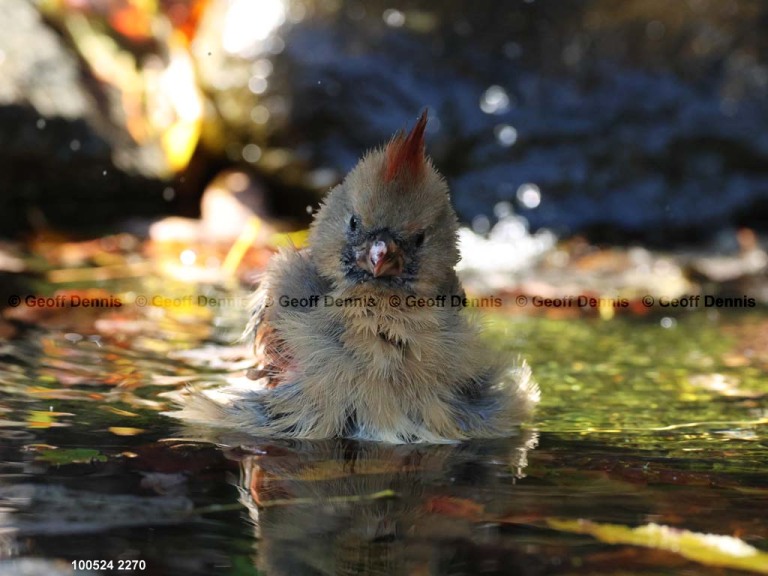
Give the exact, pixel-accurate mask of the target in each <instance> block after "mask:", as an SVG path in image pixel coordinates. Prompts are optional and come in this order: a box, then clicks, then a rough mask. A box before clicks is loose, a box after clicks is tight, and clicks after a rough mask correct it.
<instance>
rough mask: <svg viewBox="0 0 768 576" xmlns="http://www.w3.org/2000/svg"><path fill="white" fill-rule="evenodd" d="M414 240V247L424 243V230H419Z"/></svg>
mask: <svg viewBox="0 0 768 576" xmlns="http://www.w3.org/2000/svg"><path fill="white" fill-rule="evenodd" d="M415 242H416V248H418V247H420V246H421V245H422V244H424V232H419V233H418V234H416V238H415Z"/></svg>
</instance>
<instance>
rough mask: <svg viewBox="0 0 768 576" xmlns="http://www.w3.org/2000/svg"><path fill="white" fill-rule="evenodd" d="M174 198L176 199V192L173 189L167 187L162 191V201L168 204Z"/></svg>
mask: <svg viewBox="0 0 768 576" xmlns="http://www.w3.org/2000/svg"><path fill="white" fill-rule="evenodd" d="M175 197H176V190H174V189H173V188H171V187H170V186H167V187H166V188H165V189H164V190H163V200H165V201H166V202H170V201H171V200H173V199H174V198H175Z"/></svg>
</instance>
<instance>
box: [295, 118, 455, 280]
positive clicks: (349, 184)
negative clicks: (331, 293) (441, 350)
mask: <svg viewBox="0 0 768 576" xmlns="http://www.w3.org/2000/svg"><path fill="white" fill-rule="evenodd" d="M426 125H427V113H426V111H425V112H424V113H423V114H422V115H421V117H420V118H419V121H418V122H417V123H416V125H415V126H414V127H413V129H412V130H411V132H410V133H409V134H407V135H406V134H405V133H403V132H399V133H398V134H396V135H395V137H394V138H392V140H390V142H389V143H388V144H387V145H386V146H385V147H384V148H383V149H378V150H374V151H373V152H370V153H369V154H367V155H366V156H365V157H364V158H363V159H362V160H361V161H360V162H359V163H358V164H357V166H356V167H355V168H354V169H353V170H352V171H351V172H350V173H349V174H348V175H347V177H346V178H345V179H344V181H343V182H342V183H341V184H339V185H338V186H337V187H335V188H334V189H333V190H331V191H330V192H329V193H328V196H327V197H326V198H325V200H324V202H323V205H322V206H321V208H320V210H319V211H318V213H317V215H316V217H315V221H314V222H313V224H312V228H311V232H310V238H309V243H310V247H311V248H312V254H313V258H314V260H315V262H316V263H317V266H318V269H319V272H320V273H321V274H322V275H323V276H325V277H327V278H329V279H330V280H332V281H333V282H334V283H335V284H336V285H337V286H339V287H341V288H345V287H352V286H359V285H361V284H366V283H367V284H370V285H371V286H377V287H380V288H382V289H400V290H403V291H406V292H413V293H417V294H418V293H423V294H429V293H435V292H436V291H439V290H440V289H444V288H445V287H446V286H447V285H448V284H449V283H450V281H451V279H452V278H453V267H454V266H455V265H456V263H457V262H458V259H459V255H458V249H457V246H456V231H457V226H458V224H457V219H456V214H455V212H454V211H453V208H452V207H451V202H450V196H449V193H448V187H447V185H446V183H445V181H444V180H443V178H442V176H440V174H439V173H438V172H437V171H436V170H435V168H434V167H433V166H432V163H431V161H430V160H429V159H428V158H427V157H426V155H425V150H424V129H425V128H426Z"/></svg>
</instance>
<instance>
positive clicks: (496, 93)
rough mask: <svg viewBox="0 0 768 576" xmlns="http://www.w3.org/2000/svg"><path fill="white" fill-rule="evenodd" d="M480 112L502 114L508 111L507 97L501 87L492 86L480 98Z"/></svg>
mask: <svg viewBox="0 0 768 576" xmlns="http://www.w3.org/2000/svg"><path fill="white" fill-rule="evenodd" d="M480 110H482V111H483V112H485V113H486V114H502V113H504V112H506V111H507V110H509V96H508V95H507V91H506V90H504V88H502V87H501V86H497V85H493V86H491V87H489V88H488V90H486V91H485V92H484V93H483V95H482V97H481V98H480Z"/></svg>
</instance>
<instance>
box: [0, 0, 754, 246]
mask: <svg viewBox="0 0 768 576" xmlns="http://www.w3.org/2000/svg"><path fill="white" fill-rule="evenodd" d="M0 26H2V29H3V34H2V35H0V77H2V82H1V83H0V190H1V191H2V195H1V196H0V232H1V233H2V234H3V235H5V236H15V235H18V234H20V233H25V232H30V231H35V230H41V229H45V228H53V229H67V230H75V231H90V230H96V231H103V230H105V229H108V228H109V227H113V228H112V229H114V227H116V226H125V225H126V222H128V221H131V220H133V222H134V226H139V224H138V223H139V222H141V221H143V222H145V223H146V222H148V221H149V219H151V218H155V217H157V216H159V215H164V214H176V215H182V216H188V217H197V216H199V215H200V212H201V198H202V197H203V193H204V191H205V190H206V188H209V189H210V188H211V187H213V188H214V189H216V190H217V191H218V192H219V193H220V192H222V191H223V192H225V193H228V194H230V193H231V194H235V196H236V197H237V202H238V203H240V204H242V205H243V206H244V207H245V208H246V210H252V211H255V212H256V213H257V214H260V215H261V216H262V217H264V218H266V219H274V221H275V222H277V223H279V224H280V225H281V226H282V227H284V228H300V227H302V226H303V225H305V224H306V223H307V222H308V218H309V217H308V213H307V212H308V210H307V207H308V206H314V205H315V204H316V203H317V201H318V199H319V198H320V197H322V194H323V193H324V192H325V191H326V190H327V189H328V188H329V187H330V186H331V185H333V184H334V183H336V182H338V180H339V179H340V177H342V176H343V174H344V173H345V172H346V171H347V170H348V169H349V168H351V167H352V166H353V165H354V164H355V162H356V161H357V159H358V158H359V157H360V155H361V154H362V153H363V152H364V151H365V150H366V149H368V148H370V147H372V146H376V145H380V144H381V143H382V142H385V141H386V140H387V139H388V138H389V137H391V135H392V133H393V132H395V131H396V130H398V129H400V128H403V127H405V126H409V125H412V123H413V121H414V120H415V118H416V117H417V115H418V113H419V112H420V111H421V110H422V109H423V108H425V107H428V108H429V110H430V114H431V118H430V122H429V128H428V149H429V152H430V154H431V155H432V156H433V158H434V161H435V163H436V164H437V166H438V167H439V169H440V170H441V171H442V172H443V173H444V174H445V175H446V177H447V178H448V180H449V183H450V185H451V188H452V191H453V195H454V201H455V204H456V207H457V210H458V212H459V214H460V216H461V218H462V220H463V221H464V222H465V223H466V224H467V225H469V226H471V227H472V229H473V230H474V231H475V232H476V233H479V234H481V235H482V234H485V233H487V232H489V231H490V230H491V229H492V228H493V226H494V225H495V224H496V223H497V222H498V221H499V220H500V219H501V220H503V219H504V218H505V217H510V216H511V215H515V216H516V217H519V219H518V218H516V219H515V220H514V225H515V226H516V227H517V228H519V227H520V226H523V227H524V228H525V230H530V231H532V232H535V231H539V230H548V231H550V232H551V233H552V234H554V235H555V236H556V237H557V238H561V239H562V238H570V237H574V236H577V235H580V236H583V237H585V238H587V239H588V240H589V241H592V242H604V243H617V244H627V243H632V242H641V243H643V244H644V245H648V246H656V247H678V246H681V245H690V244H694V243H698V244H702V245H709V244H708V243H713V242H714V243H715V245H716V246H717V247H719V248H722V249H724V250H727V249H729V248H730V249H737V248H738V246H739V234H738V232H737V231H738V230H739V229H745V228H746V229H750V230H753V231H756V232H758V233H760V232H763V231H765V229H766V227H767V226H768V203H767V202H766V199H768V36H766V35H765V34H764V33H763V32H764V30H765V29H766V26H768V5H766V3H765V2H762V1H760V0H680V1H676V2H667V1H662V0H626V1H624V2H620V3H617V2H613V1H609V0H559V1H556V2H555V1H551V0H510V1H505V2H497V1H491V0H473V1H472V2H466V1H459V0H449V1H446V2H440V3H435V2H427V1H423V0H421V1H420V0H405V1H403V0H400V1H396V2H393V1H391V0H389V1H386V2H383V1H378V0H373V1H366V2H362V1H360V0H258V1H252V0H3V2H2V6H0ZM217 177H218V178H217ZM229 224H231V222H229ZM227 228H228V229H230V230H231V226H227ZM507 232H509V230H508V231H507ZM539 240H540V242H544V244H546V242H547V241H548V240H547V238H544V239H543V240H542V239H541V238H540V239H539Z"/></svg>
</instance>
